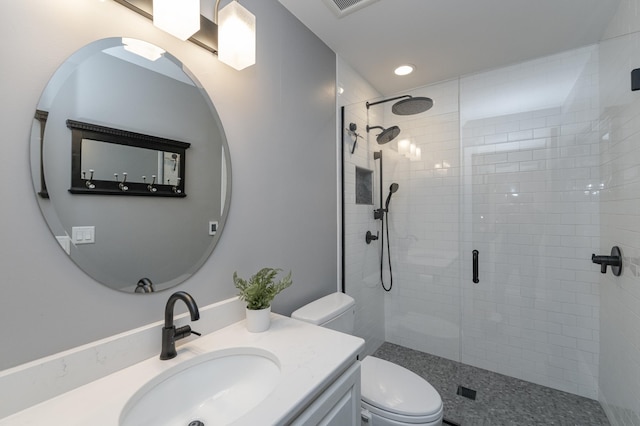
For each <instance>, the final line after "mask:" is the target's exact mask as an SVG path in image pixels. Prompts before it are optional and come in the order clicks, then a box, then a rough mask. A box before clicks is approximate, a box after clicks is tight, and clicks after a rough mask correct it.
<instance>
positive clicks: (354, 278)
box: [337, 57, 385, 355]
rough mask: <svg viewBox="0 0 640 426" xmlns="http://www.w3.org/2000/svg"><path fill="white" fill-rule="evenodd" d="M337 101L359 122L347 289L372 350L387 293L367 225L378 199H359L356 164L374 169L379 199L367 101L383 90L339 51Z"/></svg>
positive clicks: (350, 175)
mask: <svg viewBox="0 0 640 426" xmlns="http://www.w3.org/2000/svg"><path fill="white" fill-rule="evenodd" d="M337 62H338V82H339V83H338V86H339V87H340V88H342V90H341V92H342V93H340V89H339V95H338V106H339V107H342V106H344V107H345V127H346V128H348V127H349V123H354V124H355V125H356V127H357V129H356V133H358V134H359V135H360V136H361V137H359V138H357V144H356V149H355V151H354V153H353V154H351V150H352V149H353V143H354V140H355V137H352V136H350V135H349V134H346V132H345V138H344V151H343V157H344V186H345V187H344V197H345V213H344V223H345V249H344V250H345V277H344V279H345V288H346V292H347V294H349V295H350V296H352V297H353V298H354V299H355V301H356V322H355V333H354V334H355V335H356V336H359V337H362V338H363V339H365V342H366V343H365V349H364V351H363V355H370V354H372V353H373V352H375V350H376V349H378V347H379V346H380V345H381V344H382V343H383V342H384V321H385V317H384V295H383V290H382V289H381V288H380V287H379V285H378V282H379V275H380V269H379V268H380V265H379V260H378V254H377V248H378V245H377V244H375V242H374V243H373V244H371V245H367V244H366V242H365V235H366V233H367V231H372V232H373V233H374V234H375V233H376V229H377V228H376V227H377V226H378V224H377V223H376V222H377V221H375V220H374V219H373V209H374V206H373V205H363V204H356V202H355V201H356V200H355V192H356V189H355V183H356V182H355V170H356V166H357V167H361V168H363V169H367V170H372V171H374V173H373V188H374V194H373V195H374V198H373V199H374V202H375V203H377V202H378V201H377V200H378V196H377V194H378V188H379V184H378V172H377V171H376V164H375V162H374V160H373V150H374V149H375V146H374V144H375V145H377V144H376V143H375V138H374V139H371V141H373V144H372V143H371V141H370V138H369V135H368V134H367V131H366V127H367V109H366V105H365V101H366V100H368V99H373V98H376V97H378V96H379V95H380V94H379V93H378V92H377V91H376V90H375V89H373V88H372V87H371V85H370V84H369V83H367V82H366V81H365V80H364V79H363V78H362V77H360V75H359V74H358V73H357V72H355V71H354V70H353V69H352V68H351V67H350V66H349V65H348V64H347V63H346V62H345V61H344V60H342V59H341V58H339V57H338V61H337Z"/></svg>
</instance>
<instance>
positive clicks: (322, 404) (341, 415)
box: [292, 361, 360, 426]
mask: <svg viewBox="0 0 640 426" xmlns="http://www.w3.org/2000/svg"><path fill="white" fill-rule="evenodd" d="M359 421H360V362H359V361H356V362H355V363H353V365H352V366H351V367H349V369H348V370H347V371H346V372H345V373H344V374H343V375H342V376H340V377H339V378H338V379H337V380H336V381H334V382H333V383H332V384H331V386H330V387H329V389H327V390H326V391H324V392H323V393H322V394H321V395H320V396H318V397H317V398H316V400H315V401H313V403H312V404H311V406H309V408H307V409H306V410H305V411H304V412H303V413H302V414H300V415H299V416H298V417H297V418H296V419H295V420H294V421H293V423H292V425H293V426H309V425H323V426H345V425H358V424H359Z"/></svg>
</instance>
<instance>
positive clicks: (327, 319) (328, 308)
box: [291, 293, 356, 334]
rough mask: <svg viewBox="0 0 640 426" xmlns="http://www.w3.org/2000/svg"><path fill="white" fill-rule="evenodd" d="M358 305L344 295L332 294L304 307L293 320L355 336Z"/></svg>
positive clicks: (293, 314) (294, 315)
mask: <svg viewBox="0 0 640 426" xmlns="http://www.w3.org/2000/svg"><path fill="white" fill-rule="evenodd" d="M355 306H356V303H355V301H354V300H353V298H352V297H351V296H348V295H346V294H344V293H332V294H329V295H327V296H324V297H322V298H320V299H318V300H314V301H313V302H311V303H309V304H307V305H304V306H303V307H301V308H300V309H298V310H296V311H294V312H293V313H292V314H291V318H293V319H297V320H300V321H304V322H308V323H311V324H315V325H319V326H322V327H326V328H330V329H332V330H336V331H341V332H343V333H347V334H353V327H354V322H355V317H356V307H355Z"/></svg>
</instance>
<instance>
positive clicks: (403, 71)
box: [393, 64, 416, 75]
mask: <svg viewBox="0 0 640 426" xmlns="http://www.w3.org/2000/svg"><path fill="white" fill-rule="evenodd" d="M415 68H416V67H414V66H413V65H409V64H407V65H400V66H399V67H398V68H396V69H395V70H394V71H393V72H394V73H395V75H408V74H411V73H412V72H413V70H414V69H415Z"/></svg>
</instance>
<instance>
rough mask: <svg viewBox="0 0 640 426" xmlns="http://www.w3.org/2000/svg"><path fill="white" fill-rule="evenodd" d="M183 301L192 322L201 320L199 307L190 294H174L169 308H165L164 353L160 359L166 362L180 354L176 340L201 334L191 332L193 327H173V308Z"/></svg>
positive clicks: (168, 301)
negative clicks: (177, 350)
mask: <svg viewBox="0 0 640 426" xmlns="http://www.w3.org/2000/svg"><path fill="white" fill-rule="evenodd" d="M178 299H179V300H182V301H183V302H184V303H185V304H186V305H187V308H189V312H190V313H191V321H197V320H199V319H200V312H199V311H198V305H196V301H195V300H193V297H191V295H190V294H189V293H185V292H184V291H178V292H176V293H173V294H172V295H171V297H169V300H167V306H165V308H164V327H162V352H160V359H162V360H166V359H171V358H175V356H176V355H178V353H177V352H176V340H180V339H182V338H184V337H187V336H190V335H191V334H195V335H198V336H200V333H197V332H195V331H192V330H191V327H190V326H188V325H185V326H183V327H180V328H176V326H175V325H173V307H174V306H175V304H176V302H177V301H178Z"/></svg>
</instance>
